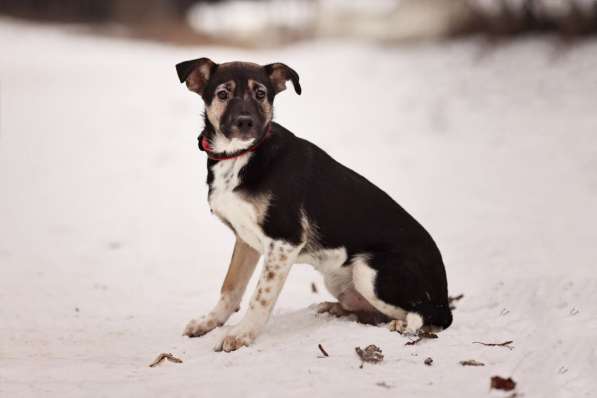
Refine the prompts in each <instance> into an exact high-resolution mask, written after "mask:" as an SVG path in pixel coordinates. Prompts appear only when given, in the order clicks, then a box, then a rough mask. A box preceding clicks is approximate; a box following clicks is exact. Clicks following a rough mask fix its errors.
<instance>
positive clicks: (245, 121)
mask: <svg viewBox="0 0 597 398" xmlns="http://www.w3.org/2000/svg"><path fill="white" fill-rule="evenodd" d="M253 125H254V122H253V118H252V117H251V116H247V115H240V116H238V117H237V118H236V119H235V120H234V126H235V127H236V128H238V130H239V131H240V132H242V133H246V132H247V131H249V130H251V129H252V128H253Z"/></svg>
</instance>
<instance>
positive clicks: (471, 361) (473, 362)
mask: <svg viewBox="0 0 597 398" xmlns="http://www.w3.org/2000/svg"><path fill="white" fill-rule="evenodd" d="M459 363H460V364H461V365H462V366H485V364H484V363H483V362H479V361H477V360H475V359H467V360H466V361H460V362H459Z"/></svg>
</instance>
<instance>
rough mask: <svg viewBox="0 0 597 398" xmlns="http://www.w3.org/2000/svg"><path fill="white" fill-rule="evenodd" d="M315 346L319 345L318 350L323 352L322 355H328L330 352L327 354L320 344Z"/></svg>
mask: <svg viewBox="0 0 597 398" xmlns="http://www.w3.org/2000/svg"><path fill="white" fill-rule="evenodd" d="M317 347H319V351H321V353H322V354H323V356H324V357H329V356H330V354H328V353H327V352H326V350H324V349H323V346H322V345H321V344H318V345H317Z"/></svg>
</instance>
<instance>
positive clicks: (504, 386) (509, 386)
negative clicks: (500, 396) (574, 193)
mask: <svg viewBox="0 0 597 398" xmlns="http://www.w3.org/2000/svg"><path fill="white" fill-rule="evenodd" d="M490 388H493V389H495V390H504V391H512V390H514V388H516V382H515V381H514V380H512V378H510V377H508V378H507V379H504V378H503V377H500V376H493V377H492V378H491V384H490Z"/></svg>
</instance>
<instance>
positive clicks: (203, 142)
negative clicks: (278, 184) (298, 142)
mask: <svg viewBox="0 0 597 398" xmlns="http://www.w3.org/2000/svg"><path fill="white" fill-rule="evenodd" d="M204 133H205V132H204V131H203V132H201V134H200V135H199V138H198V140H199V149H201V150H202V151H205V153H206V154H207V157H208V158H210V159H212V160H228V159H234V158H237V157H239V156H242V155H244V154H247V153H249V152H255V151H256V150H257V147H258V146H259V145H261V143H262V142H263V141H265V140H266V139H267V138H268V137H269V136H270V135H272V125H271V124H268V125H267V130H266V131H265V134H263V136H261V138H259V139H258V140H257V141H255V142H254V143H253V145H251V146H250V147H248V148H247V149H241V150H240V151H236V152H230V153H229V152H214V151H213V150H212V148H211V146H210V145H209V140H208V139H207V136H206V135H205V134H204Z"/></svg>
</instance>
